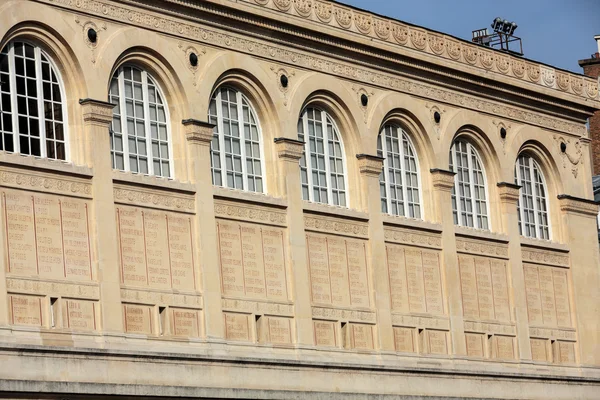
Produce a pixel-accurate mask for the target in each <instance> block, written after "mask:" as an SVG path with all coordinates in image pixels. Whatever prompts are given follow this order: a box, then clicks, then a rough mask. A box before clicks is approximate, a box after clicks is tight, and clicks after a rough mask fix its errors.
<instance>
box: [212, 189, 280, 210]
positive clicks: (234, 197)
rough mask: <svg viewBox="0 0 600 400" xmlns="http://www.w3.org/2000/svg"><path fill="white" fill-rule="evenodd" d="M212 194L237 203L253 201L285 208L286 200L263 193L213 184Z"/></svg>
mask: <svg viewBox="0 0 600 400" xmlns="http://www.w3.org/2000/svg"><path fill="white" fill-rule="evenodd" d="M213 196H214V197H215V198H216V199H224V200H230V201H235V202H237V203H253V204H256V205H260V206H266V207H271V206H272V207H278V208H287V202H286V201H285V200H284V199H282V198H279V197H273V196H269V195H267V194H263V193H255V192H248V191H245V190H238V189H229V188H226V187H222V186H213Z"/></svg>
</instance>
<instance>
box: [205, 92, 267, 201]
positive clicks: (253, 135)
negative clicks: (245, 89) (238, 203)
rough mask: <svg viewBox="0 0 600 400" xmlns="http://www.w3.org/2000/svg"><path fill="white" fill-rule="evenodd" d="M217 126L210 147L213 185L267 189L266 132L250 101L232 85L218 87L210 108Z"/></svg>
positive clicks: (260, 190)
mask: <svg viewBox="0 0 600 400" xmlns="http://www.w3.org/2000/svg"><path fill="white" fill-rule="evenodd" d="M208 119H209V122H210V123H211V124H214V125H215V129H214V136H213V140H212V143H211V146H210V154H211V160H210V162H211V170H212V177H213V184H214V185H217V186H225V187H228V188H232V189H240V190H247V191H250V192H259V193H263V192H265V183H264V178H263V171H264V159H263V157H262V135H261V132H260V125H259V123H258V117H257V116H256V113H255V112H254V109H253V108H252V105H251V103H250V101H249V100H248V99H247V98H246V96H244V94H242V93H241V92H240V91H239V90H237V89H234V88H232V87H220V88H219V89H217V90H216V91H215V92H214V94H213V96H212V98H211V100H210V105H209V108H208Z"/></svg>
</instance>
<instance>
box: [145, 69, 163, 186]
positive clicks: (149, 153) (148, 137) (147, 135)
mask: <svg viewBox="0 0 600 400" xmlns="http://www.w3.org/2000/svg"><path fill="white" fill-rule="evenodd" d="M142 105H143V106H144V130H145V135H144V140H145V141H146V157H147V158H148V175H156V173H155V172H154V152H153V151H152V137H151V133H150V102H149V101H148V72H146V71H145V70H144V71H142ZM157 128H158V126H157ZM160 176H162V174H161V175H160Z"/></svg>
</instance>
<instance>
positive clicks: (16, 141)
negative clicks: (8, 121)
mask: <svg viewBox="0 0 600 400" xmlns="http://www.w3.org/2000/svg"><path fill="white" fill-rule="evenodd" d="M8 63H9V65H8V79H10V88H11V90H10V108H11V110H12V115H11V116H12V128H13V129H12V137H13V148H14V150H15V153H20V152H21V141H20V138H19V113H18V110H17V74H16V72H15V44H14V42H10V44H9V48H8Z"/></svg>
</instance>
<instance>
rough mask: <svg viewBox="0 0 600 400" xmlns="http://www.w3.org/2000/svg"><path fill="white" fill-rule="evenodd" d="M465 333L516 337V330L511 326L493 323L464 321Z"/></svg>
mask: <svg viewBox="0 0 600 400" xmlns="http://www.w3.org/2000/svg"><path fill="white" fill-rule="evenodd" d="M465 332H477V333H491V334H495V335H509V336H516V335H517V328H516V326H515V325H513V324H510V325H507V324H502V323H495V322H481V321H469V320H465Z"/></svg>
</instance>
